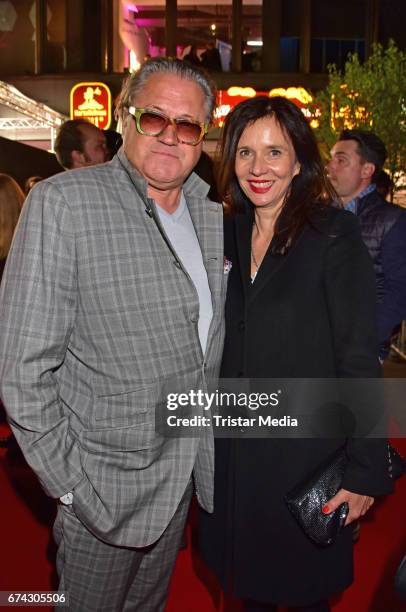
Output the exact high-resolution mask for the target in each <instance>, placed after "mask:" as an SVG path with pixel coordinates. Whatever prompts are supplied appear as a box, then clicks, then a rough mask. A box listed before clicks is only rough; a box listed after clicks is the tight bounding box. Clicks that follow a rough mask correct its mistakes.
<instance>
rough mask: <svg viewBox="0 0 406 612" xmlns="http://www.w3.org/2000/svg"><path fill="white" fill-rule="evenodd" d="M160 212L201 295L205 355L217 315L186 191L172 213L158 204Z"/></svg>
mask: <svg viewBox="0 0 406 612" xmlns="http://www.w3.org/2000/svg"><path fill="white" fill-rule="evenodd" d="M157 211H158V214H159V218H160V221H161V223H162V226H163V228H164V230H165V232H166V234H167V236H168V238H169V240H170V241H171V243H172V245H173V247H174V249H175V251H176V253H177V254H178V257H179V259H180V261H181V262H182V264H183V266H184V268H185V269H186V271H187V272H188V274H189V276H190V278H191V279H192V281H193V283H194V286H195V287H196V291H197V294H198V296H199V303H200V310H199V323H198V331H199V340H200V344H201V347H202V351H203V355H204V353H205V351H206V343H207V335H208V333H209V327H210V323H211V320H212V317H213V305H212V300H211V292H210V287H209V281H208V278H207V272H206V268H205V267H204V263H203V257H202V251H201V249H200V244H199V241H198V239H197V235H196V231H195V228H194V225H193V221H192V218H191V216H190V213H189V209H188V207H187V204H186V200H185V197H184V195H183V192H182V193H181V198H180V203H179V206H178V208H177V209H176V210H175V212H174V213H172V214H170V213H168V212H166V211H165V210H163V209H162V208H161V207H160V206H158V205H157Z"/></svg>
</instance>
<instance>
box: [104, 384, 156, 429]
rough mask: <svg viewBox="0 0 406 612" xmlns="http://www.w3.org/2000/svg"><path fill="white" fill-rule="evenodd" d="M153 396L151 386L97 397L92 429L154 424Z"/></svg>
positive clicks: (154, 401)
mask: <svg viewBox="0 0 406 612" xmlns="http://www.w3.org/2000/svg"><path fill="white" fill-rule="evenodd" d="M155 403H156V400H155V394H154V392H153V387H152V386H147V385H146V386H144V387H138V388H136V389H131V390H130V391H123V392H118V393H117V392H116V393H112V394H110V395H99V396H97V398H96V400H95V406H94V427H92V429H94V430H97V429H104V428H106V427H108V428H110V427H125V426H131V425H137V424H143V423H151V424H152V425H153V424H154V416H155V415H154V409H155Z"/></svg>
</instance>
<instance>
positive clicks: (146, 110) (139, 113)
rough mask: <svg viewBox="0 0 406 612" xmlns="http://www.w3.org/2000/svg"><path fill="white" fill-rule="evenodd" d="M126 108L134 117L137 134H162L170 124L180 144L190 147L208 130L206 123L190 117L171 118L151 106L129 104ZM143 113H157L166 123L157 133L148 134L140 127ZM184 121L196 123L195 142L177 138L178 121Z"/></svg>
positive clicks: (199, 140) (200, 139)
mask: <svg viewBox="0 0 406 612" xmlns="http://www.w3.org/2000/svg"><path fill="white" fill-rule="evenodd" d="M127 110H128V112H129V114H130V115H131V117H132V118H133V119H134V122H135V127H136V128H137V132H138V133H139V134H141V135H142V136H160V135H161V134H162V132H163V131H164V130H166V128H167V127H168V125H172V126H173V127H174V128H175V132H176V138H177V140H178V142H181V143H182V144H187V145H190V146H192V147H195V146H196V145H198V144H199V143H200V142H201V141H202V140H203V138H204V137H205V135H206V134H207V132H208V130H209V124H208V123H199V122H198V121H191V120H190V119H182V118H176V119H171V118H170V117H168V116H167V115H165V114H164V113H161V112H159V111H156V110H155V109H152V108H140V107H136V106H129V107H128V109H127ZM144 113H151V114H152V115H157V116H158V117H162V119H165V121H166V123H165V125H164V126H163V128H162V130H161V131H160V132H158V134H148V132H144V131H143V130H142V129H141V122H140V120H141V116H142V115H143V114H144ZM184 121H187V122H189V123H192V124H193V125H197V126H198V127H199V128H200V136H199V139H198V140H197V141H196V142H186V141H185V140H182V139H181V138H179V134H178V123H182V122H184Z"/></svg>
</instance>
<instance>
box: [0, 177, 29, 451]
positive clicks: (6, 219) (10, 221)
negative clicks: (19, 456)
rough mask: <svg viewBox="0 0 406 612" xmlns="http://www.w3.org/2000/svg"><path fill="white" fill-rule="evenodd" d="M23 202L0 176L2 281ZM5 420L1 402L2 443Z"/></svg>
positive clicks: (12, 184)
mask: <svg viewBox="0 0 406 612" xmlns="http://www.w3.org/2000/svg"><path fill="white" fill-rule="evenodd" d="M23 202H24V193H23V191H22V189H21V188H20V187H19V185H18V183H17V182H16V181H15V180H14V179H13V178H12V177H11V176H9V175H8V174H0V281H1V278H2V276H3V270H4V266H5V264H6V259H7V255H8V252H9V250H10V245H11V241H12V239H13V234H14V230H15V227H16V225H17V221H18V217H19V216H20V211H21V207H22V205H23ZM5 420H6V417H5V413H4V408H3V404H2V403H1V400H0V423H1V424H2V426H1V430H0V431H1V433H0V442H1V443H3V441H4V442H7V441H8V439H9V437H10V433H11V432H10V430H9V428H8V426H6V425H5ZM3 428H5V429H4V431H3Z"/></svg>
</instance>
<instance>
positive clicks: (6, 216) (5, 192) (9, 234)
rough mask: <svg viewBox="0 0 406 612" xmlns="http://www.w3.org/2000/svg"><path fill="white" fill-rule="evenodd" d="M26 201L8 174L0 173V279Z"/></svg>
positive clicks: (19, 188)
mask: <svg viewBox="0 0 406 612" xmlns="http://www.w3.org/2000/svg"><path fill="white" fill-rule="evenodd" d="M23 202H24V193H23V191H22V189H21V187H20V186H19V185H18V183H17V182H16V181H15V180H14V179H13V178H12V177H11V176H9V175H8V174H0V279H1V277H2V276H3V270H4V266H5V263H6V259H7V255H8V252H9V249H10V245H11V240H12V238H13V234H14V229H15V227H16V225H17V221H18V217H19V216H20V211H21V207H22V205H23Z"/></svg>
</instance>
